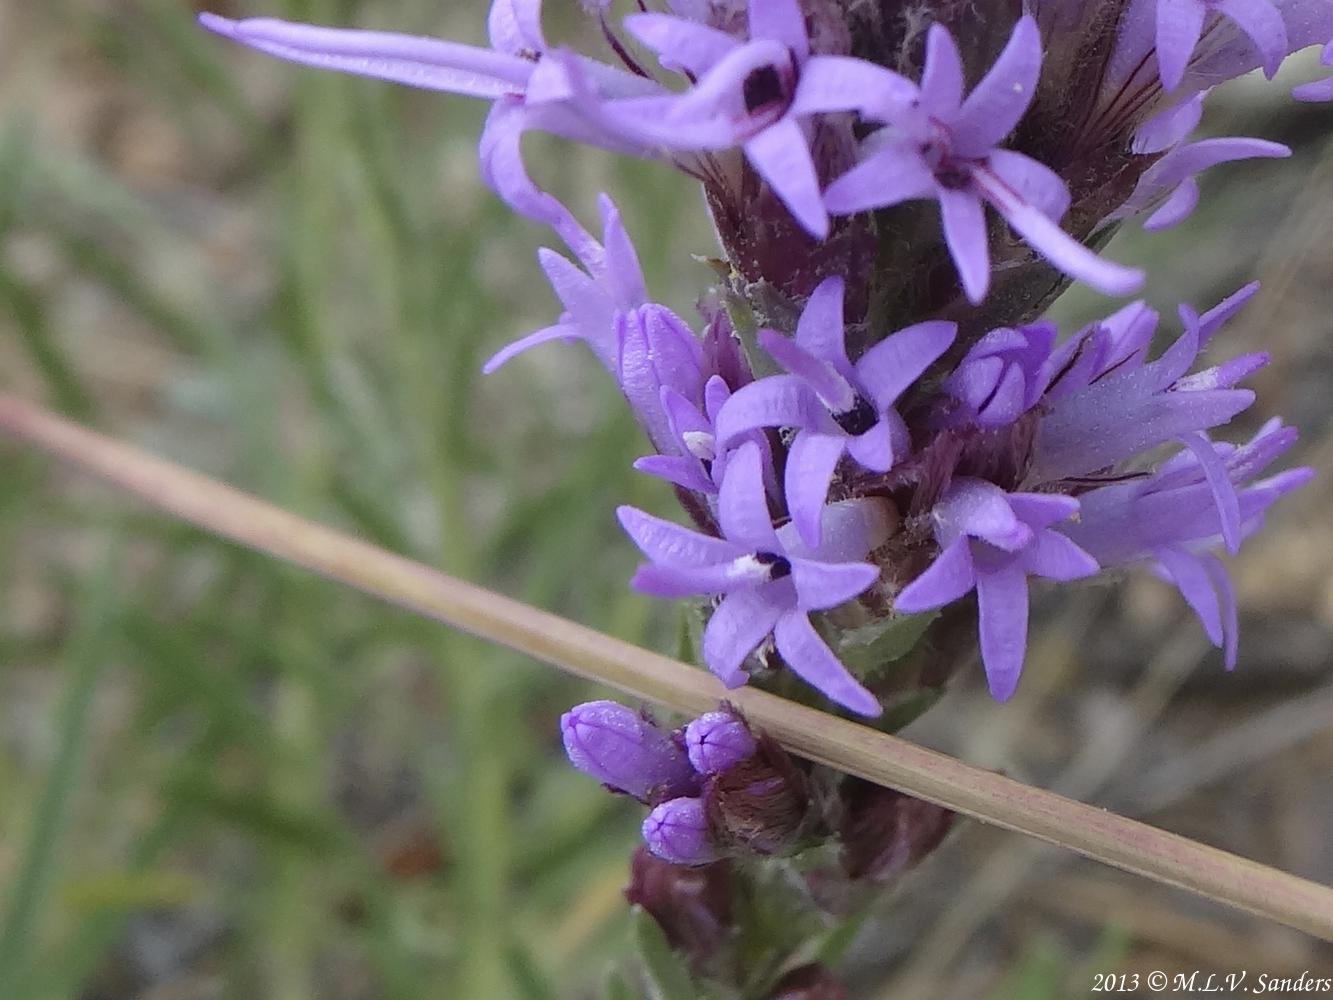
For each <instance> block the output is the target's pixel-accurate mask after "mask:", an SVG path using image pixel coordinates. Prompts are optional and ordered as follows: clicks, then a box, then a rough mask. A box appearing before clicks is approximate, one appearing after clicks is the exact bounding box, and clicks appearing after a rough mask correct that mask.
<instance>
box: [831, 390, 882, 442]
mask: <svg viewBox="0 0 1333 1000" xmlns="http://www.w3.org/2000/svg"><path fill="white" fill-rule="evenodd" d="M833 421H834V423H836V424H837V425H838V426H839V427H841V428H842V429H843V430H845V431H846V432H847V433H848V434H850V435H851V436H852V437H858V436H859V435H861V434H864V433H865V432H866V431H868V430H870V428H872V427H874V426H875V424H876V423H878V422H879V417H877V416H876V415H875V408H874V407H873V406H871V405H870V401H869V400H868V399H866V398H865V397H864V396H862V395H859V394H858V395H857V397H856V402H854V403H853V404H852V408H851V409H850V410H844V411H843V412H842V413H835V414H833Z"/></svg>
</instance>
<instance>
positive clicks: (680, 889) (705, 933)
mask: <svg viewBox="0 0 1333 1000" xmlns="http://www.w3.org/2000/svg"><path fill="white" fill-rule="evenodd" d="M629 870H630V883H629V886H628V887H627V888H626V889H625V898H626V899H627V900H629V902H630V903H632V904H635V905H637V906H642V907H643V908H644V909H645V910H647V911H648V913H649V914H650V915H651V916H652V918H653V919H654V920H656V921H657V924H658V926H659V927H661V928H662V933H664V934H665V935H666V938H667V941H668V942H669V943H670V944H671V947H672V949H674V950H675V951H677V952H679V953H680V954H681V955H684V956H685V957H686V958H688V959H689V960H690V962H691V963H692V964H693V965H694V966H695V968H699V967H701V966H702V965H704V964H705V963H706V962H707V961H708V959H709V958H711V957H712V956H713V955H714V954H715V953H716V951H717V949H718V946H719V945H721V944H722V943H723V942H724V941H725V940H726V939H727V937H728V935H729V932H730V930H731V927H732V891H733V889H732V872H731V862H730V861H727V860H722V861H715V862H713V863H712V864H707V865H695V866H692V867H686V866H685V865H673V864H671V863H670V862H669V861H663V860H662V859H661V858H659V857H657V856H656V855H655V854H653V853H652V852H651V851H649V850H648V849H647V848H646V847H640V848H638V849H637V850H636V851H635V852H634V857H633V858H632V859H631V861H630V869H629Z"/></svg>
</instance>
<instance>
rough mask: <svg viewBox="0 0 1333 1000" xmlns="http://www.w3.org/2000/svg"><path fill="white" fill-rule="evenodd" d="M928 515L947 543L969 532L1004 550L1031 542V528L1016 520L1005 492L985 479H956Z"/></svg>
mask: <svg viewBox="0 0 1333 1000" xmlns="http://www.w3.org/2000/svg"><path fill="white" fill-rule="evenodd" d="M931 516H932V517H934V519H935V522H936V524H937V525H938V529H937V534H938V535H940V536H941V539H942V541H943V542H944V543H946V544H947V543H950V542H952V541H953V539H954V538H955V537H956V536H957V535H960V534H962V535H971V536H972V537H973V538H980V539H982V540H983V541H986V542H989V543H990V544H991V545H994V546H995V547H996V548H1000V549H1004V550H1005V551H1006V552H1017V551H1018V550H1019V549H1021V548H1022V547H1023V546H1025V545H1027V544H1028V542H1030V541H1032V530H1031V529H1030V528H1029V527H1028V526H1027V525H1026V524H1024V523H1023V522H1022V521H1020V520H1019V519H1018V517H1017V515H1016V514H1015V513H1014V509H1013V506H1012V505H1011V504H1010V503H1009V496H1008V494H1006V493H1005V492H1004V490H1002V489H1000V487H998V486H996V485H995V484H994V483H990V482H987V481H986V480H984V479H973V478H971V477H966V476H959V477H957V478H955V479H954V481H953V483H952V484H950V486H949V488H948V489H947V490H945V492H944V496H943V497H941V498H940V502H939V503H938V504H936V505H935V510H934V511H933V512H932V515H931Z"/></svg>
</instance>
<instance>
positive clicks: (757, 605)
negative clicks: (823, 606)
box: [703, 590, 782, 687]
mask: <svg viewBox="0 0 1333 1000" xmlns="http://www.w3.org/2000/svg"><path fill="white" fill-rule="evenodd" d="M781 614H782V610H781V609H780V608H778V607H777V606H775V605H774V604H772V603H771V602H769V601H766V600H764V598H763V596H762V595H761V594H760V593H759V591H757V590H738V591H736V592H735V593H732V594H728V595H727V596H726V597H724V598H722V603H721V604H719V605H718V606H717V609H716V610H715V611H714V612H713V615H712V617H711V618H709V619H708V624H707V626H705V628H704V641H703V654H704V662H705V663H707V664H708V669H709V670H711V671H712V672H713V673H714V674H716V675H717V676H718V678H720V679H721V681H722V683H723V684H725V685H726V686H727V687H739V686H740V685H742V684H744V683H745V680H746V677H745V672H744V671H743V670H741V664H743V663H744V662H745V658H746V657H747V656H749V655H750V653H751V651H752V650H753V649H754V648H755V646H757V645H759V643H761V642H763V640H764V637H765V636H767V635H768V634H769V633H770V632H772V631H773V626H774V625H776V624H777V620H778V616H779V615H781Z"/></svg>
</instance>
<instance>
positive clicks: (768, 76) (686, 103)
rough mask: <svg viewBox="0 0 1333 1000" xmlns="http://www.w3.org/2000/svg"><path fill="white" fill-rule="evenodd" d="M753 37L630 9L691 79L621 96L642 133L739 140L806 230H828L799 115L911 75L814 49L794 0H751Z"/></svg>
mask: <svg viewBox="0 0 1333 1000" xmlns="http://www.w3.org/2000/svg"><path fill="white" fill-rule="evenodd" d="M748 21H749V41H741V40H740V39H738V38H734V37H733V36H731V35H729V34H727V33H726V32H723V31H719V30H717V29H716V28H711V27H708V26H707V25H704V24H700V23H698V22H697V21H694V20H690V19H688V18H684V17H674V16H672V15H669V14H657V13H644V14H635V15H631V16H629V17H627V18H626V19H625V26H626V27H627V28H628V29H629V30H630V32H631V33H633V34H634V35H635V37H637V38H638V39H639V40H640V41H641V42H642V43H643V44H644V45H646V46H648V48H650V49H652V50H653V51H654V52H656V53H657V55H658V58H659V59H660V60H661V62H662V65H663V66H665V67H666V68H667V69H670V70H674V71H677V72H680V73H683V74H685V75H686V76H688V77H689V78H690V79H691V81H697V83H695V84H694V86H693V87H692V88H691V89H690V90H689V91H687V92H686V93H684V94H682V95H679V96H674V97H649V98H642V99H639V100H631V101H625V102H622V103H620V104H618V105H617V113H622V114H625V115H627V116H629V117H630V118H631V119H632V120H634V121H636V122H638V123H639V126H638V127H639V128H640V129H641V132H640V134H642V135H645V136H648V135H651V136H652V137H654V138H655V139H656V140H657V141H658V142H660V143H661V144H662V145H663V146H666V147H668V148H671V149H681V150H708V149H728V148H732V147H739V148H740V149H741V150H742V151H743V152H744V153H745V157H746V159H747V160H749V162H750V165H751V166H753V167H754V169H755V171H756V172H757V173H758V174H759V176H760V177H762V178H763V179H764V180H765V181H766V182H767V183H768V185H769V186H770V187H771V188H772V189H773V192H774V193H775V194H776V195H777V196H778V197H779V198H780V199H781V200H782V203H783V204H784V205H786V206H787V208H788V210H789V211H790V212H791V213H792V216H793V217H794V218H795V219H796V221H797V222H799V223H800V224H801V226H802V227H804V228H805V229H806V230H807V231H808V232H809V233H810V234H811V235H812V236H814V237H816V238H818V239H823V238H824V237H825V236H827V235H828V228H829V223H828V214H827V213H826V212H825V210H824V202H823V197H822V196H821V194H820V189H819V174H818V170H817V167H816V164H815V161H814V159H813V157H812V156H811V152H810V138H809V133H808V128H807V126H806V125H805V124H803V118H805V117H806V116H809V115H810V114H813V113H815V112H829V111H851V110H856V109H860V108H862V107H863V106H864V105H865V102H866V99H867V95H870V94H875V93H879V92H884V91H886V90H887V91H889V92H892V91H894V90H895V89H896V90H898V91H900V92H902V93H906V91H907V89H908V88H910V84H908V83H907V81H906V80H903V79H902V78H901V77H899V76H898V75H897V74H895V73H892V72H890V71H889V70H886V69H883V68H881V67H879V66H876V65H874V64H873V63H869V62H865V61H863V60H859V59H850V58H847V57H845V56H822V55H812V54H811V52H810V38H809V35H808V33H807V31H806V27H805V15H804V13H803V12H802V10H801V6H800V4H799V3H797V0H749V16H748Z"/></svg>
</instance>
